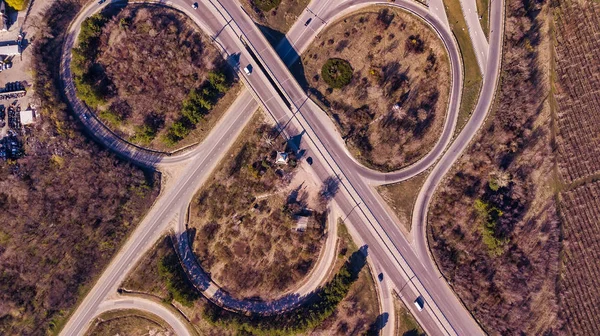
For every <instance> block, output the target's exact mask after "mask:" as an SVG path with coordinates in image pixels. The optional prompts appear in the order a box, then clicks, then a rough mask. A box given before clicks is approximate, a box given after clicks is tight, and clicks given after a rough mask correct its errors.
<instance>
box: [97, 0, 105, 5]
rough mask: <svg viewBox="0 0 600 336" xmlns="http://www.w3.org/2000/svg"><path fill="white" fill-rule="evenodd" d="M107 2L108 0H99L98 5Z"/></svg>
mask: <svg viewBox="0 0 600 336" xmlns="http://www.w3.org/2000/svg"><path fill="white" fill-rule="evenodd" d="M105 2H106V0H100V1H98V5H102V4H103V3H105Z"/></svg>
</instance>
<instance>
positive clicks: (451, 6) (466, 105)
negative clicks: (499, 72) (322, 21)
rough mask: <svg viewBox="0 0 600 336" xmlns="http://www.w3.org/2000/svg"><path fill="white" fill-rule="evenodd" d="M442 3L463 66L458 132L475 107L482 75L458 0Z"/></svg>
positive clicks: (448, 0)
mask: <svg viewBox="0 0 600 336" xmlns="http://www.w3.org/2000/svg"><path fill="white" fill-rule="evenodd" d="M483 1H485V0H483ZM444 4H445V6H446V14H447V15H448V21H449V22H450V28H452V32H453V33H454V36H455V37H456V40H457V41H458V46H459V47H460V52H461V55H462V61H463V67H464V83H463V93H462V98H461V102H460V109H459V113H458V121H457V123H456V130H455V133H456V134H458V132H460V130H461V129H462V128H463V127H464V125H465V124H466V123H467V121H468V120H469V117H470V116H471V112H473V109H474V108H475V104H476V103H477V98H478V97H479V91H480V89H481V84H482V77H481V72H480V71H479V64H478V63H477V57H476V56H475V51H474V50H473V45H472V44H471V38H470V37H469V29H468V28H467V23H466V22H465V19H464V16H463V12H462V9H461V7H460V1H459V0H444Z"/></svg>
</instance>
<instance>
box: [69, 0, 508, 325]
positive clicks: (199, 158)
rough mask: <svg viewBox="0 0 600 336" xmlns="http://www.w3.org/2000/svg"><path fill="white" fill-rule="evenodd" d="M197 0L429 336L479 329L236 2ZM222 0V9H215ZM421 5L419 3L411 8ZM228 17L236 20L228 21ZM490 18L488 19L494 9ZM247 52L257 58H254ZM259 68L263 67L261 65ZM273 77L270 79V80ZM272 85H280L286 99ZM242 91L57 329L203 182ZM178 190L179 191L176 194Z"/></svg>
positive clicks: (105, 286) (105, 289) (100, 296)
mask: <svg viewBox="0 0 600 336" xmlns="http://www.w3.org/2000/svg"><path fill="white" fill-rule="evenodd" d="M498 2H500V1H498ZM407 3H408V4H409V5H407V6H408V7H410V6H414V4H413V3H409V2H407ZM172 4H174V5H176V6H179V7H180V8H185V7H186V6H188V8H189V6H190V4H189V3H187V2H184V1H173V2H172ZM201 5H202V9H203V10H198V11H195V12H192V13H191V14H190V13H189V10H188V11H186V13H187V14H188V15H190V16H191V17H192V18H196V19H197V20H201V21H203V22H204V24H205V25H206V26H210V27H213V29H214V28H216V29H214V30H213V33H215V32H219V34H218V35H216V34H214V35H215V37H216V42H217V43H218V44H220V45H221V46H222V48H223V49H224V50H227V51H228V52H229V54H230V55H234V54H237V55H238V56H239V59H240V62H241V63H240V64H246V63H251V64H253V65H254V66H255V69H256V71H255V73H254V74H253V75H252V76H250V77H248V78H246V84H247V85H248V86H249V87H250V88H251V93H252V95H253V96H254V97H255V98H256V99H257V101H258V102H259V103H260V105H262V106H263V108H265V109H266V110H267V111H268V112H270V113H271V114H272V115H273V117H274V118H275V119H276V120H277V121H278V122H280V124H281V125H286V127H285V131H286V132H287V133H288V135H297V134H301V132H302V131H304V132H305V133H304V135H303V137H302V139H303V145H304V146H306V147H307V148H308V150H309V152H310V153H312V155H313V157H315V158H316V159H317V160H315V164H314V165H313V170H314V172H315V174H316V175H317V176H318V177H319V178H320V179H322V180H325V179H327V178H328V177H330V176H332V175H333V176H337V177H338V178H339V181H340V184H341V189H340V192H338V194H337V195H336V197H335V201H336V203H337V204H338V205H339V206H340V208H341V209H342V210H343V211H344V213H345V214H346V215H347V216H348V217H347V220H348V221H350V222H351V223H352V224H353V225H354V227H355V228H356V230H357V231H358V232H359V234H360V235H361V237H363V239H364V241H365V242H366V243H367V244H368V246H369V247H368V251H369V255H370V256H371V257H373V259H375V260H377V261H378V262H379V263H380V264H381V265H382V266H381V267H383V269H384V270H385V273H386V276H388V277H389V278H390V279H392V281H393V283H394V286H395V287H396V288H397V289H398V291H399V292H400V293H401V295H403V296H405V302H411V301H412V300H413V299H414V298H416V296H417V295H422V296H423V297H425V299H426V308H425V310H424V311H423V312H416V311H415V309H414V308H412V310H413V311H414V312H415V313H416V314H415V315H416V317H417V319H418V320H419V321H420V322H421V323H422V324H423V326H424V328H425V329H426V330H427V331H428V332H429V333H431V334H464V335H475V334H481V333H482V331H481V329H480V328H479V326H478V325H477V324H476V323H475V321H473V319H472V317H471V316H470V315H469V313H468V311H466V309H465V308H464V307H463V306H462V304H461V303H460V301H458V299H457V298H456V297H455V295H454V293H453V292H452V291H451V290H450V289H449V287H448V286H447V284H446V283H445V282H444V281H443V279H440V278H438V276H437V273H433V272H431V269H430V267H426V266H425V265H426V264H428V262H429V263H430V260H429V258H428V256H427V261H423V260H421V258H420V257H421V256H422V255H417V254H415V252H414V251H413V249H412V247H411V246H410V244H409V242H408V241H407V240H406V238H405V237H404V236H403V235H402V233H400V232H399V230H398V229H397V227H396V224H395V223H394V220H393V218H392V217H391V216H390V215H389V214H387V212H386V211H385V209H384V208H383V206H382V205H381V204H379V202H378V200H377V199H376V198H375V196H374V194H373V190H372V189H371V188H370V186H369V185H368V184H367V183H366V182H365V180H364V178H363V177H362V176H361V174H360V172H357V170H358V169H357V168H356V167H357V165H356V162H355V161H353V160H352V159H351V158H350V159H349V158H348V155H347V153H346V152H345V150H344V149H343V148H342V149H340V148H339V146H338V145H337V141H338V140H337V139H335V136H336V135H335V134H334V135H333V136H332V137H331V138H330V139H327V138H326V137H324V135H323V134H327V132H328V130H327V129H319V128H318V127H319V124H321V122H320V121H321V120H322V113H323V112H322V111H320V109H318V107H317V106H316V105H315V104H313V103H312V101H310V99H308V98H307V97H306V95H305V94H304V93H303V92H302V90H301V89H299V87H298V86H297V83H296V82H295V80H294V79H293V77H291V74H289V71H287V68H286V67H285V65H283V63H282V62H281V61H280V59H279V58H278V56H277V55H276V54H275V52H274V51H273V50H272V48H271V47H270V46H269V45H268V43H266V40H264V38H263V37H262V35H260V32H258V31H257V28H256V26H254V24H253V22H251V21H250V20H249V18H248V17H247V16H246V14H245V13H243V11H242V10H241V7H239V4H237V3H236V2H227V3H223V4H219V3H217V4H215V5H214V6H213V7H211V6H212V3H211V4H210V5H209V4H205V3H204V2H203V3H202V4H201ZM221 5H222V6H224V7H222V8H219V6H221ZM217 9H219V10H217ZM408 10H411V9H410V8H408ZM421 10H423V8H422V7H421V6H418V7H417V8H416V9H415V11H421ZM411 11H412V10H411ZM493 11H494V9H493V8H492V12H493ZM219 15H221V17H219ZM228 16H229V17H228ZM427 16H428V14H427V13H424V16H423V17H425V18H427ZM232 18H233V21H234V23H235V24H232V22H231V21H230V20H231V19H232ZM227 21H229V23H228V22H227ZM491 22H494V19H493V15H492V20H491ZM234 26H235V27H234ZM77 28H78V26H77ZM203 28H205V27H203ZM225 28H226V29H225ZM438 29H440V30H441V29H444V28H443V27H442V28H439V27H438ZM239 36H242V38H243V39H244V42H245V43H247V44H249V48H245V47H244V45H243V44H242V41H241V40H240V38H239ZM252 53H254V56H259V57H260V58H261V59H254V58H253V56H252ZM261 66H262V67H265V71H263V70H262V69H261ZM269 77H270V78H269ZM271 80H275V81H276V83H275V85H273V84H272V82H271ZM278 90H283V92H284V94H283V96H284V98H282V97H281V95H280V91H278ZM248 94H249V93H243V94H242V96H241V97H240V98H239V99H238V101H236V103H237V104H238V105H240V106H238V107H239V109H240V111H243V112H244V113H246V115H245V116H242V114H241V113H240V115H237V116H235V118H233V117H231V118H232V119H233V120H227V122H223V123H219V124H218V125H217V129H215V130H214V132H211V134H210V135H209V137H208V138H207V140H206V141H205V142H204V143H203V144H202V145H201V148H200V149H198V151H197V154H196V156H194V157H192V158H190V160H192V163H191V164H190V165H189V166H188V167H187V168H186V170H185V172H184V174H182V176H183V177H181V178H180V180H178V181H173V184H170V186H169V187H167V188H166V190H165V192H164V193H163V194H162V195H161V197H160V198H159V199H158V200H157V203H156V205H155V206H154V207H153V208H152V209H151V211H150V213H149V214H148V216H146V218H145V219H144V221H143V222H142V223H141V224H140V226H139V227H138V229H137V230H136V231H135V232H134V233H133V234H132V237H131V238H130V239H129V240H128V241H127V243H126V244H125V246H124V247H123V248H122V249H121V251H120V252H119V253H118V255H117V256H116V257H115V259H114V260H113V262H111V264H110V265H109V266H108V268H107V270H106V271H105V272H104V274H103V275H102V277H101V278H100V279H99V280H98V283H97V285H96V286H94V288H93V289H92V290H91V291H90V293H89V294H88V296H87V297H86V298H85V299H84V301H83V302H82V303H81V304H80V306H79V307H78V309H77V310H76V312H75V313H74V315H73V318H72V319H71V320H70V321H69V322H68V324H67V325H66V327H65V329H64V330H63V334H68V335H71V334H78V333H79V332H81V331H82V330H83V329H84V328H85V326H86V325H87V323H88V322H89V321H90V320H91V317H90V316H93V314H94V313H95V311H96V310H97V307H98V306H99V304H100V302H101V301H102V300H104V298H106V297H107V296H108V295H109V294H110V293H111V291H113V290H114V289H115V287H116V286H118V284H119V283H120V282H121V281H120V280H122V279H123V278H124V277H125V275H126V271H127V270H129V269H131V264H132V263H134V262H135V261H136V260H138V259H139V258H140V256H141V253H142V252H143V251H145V250H146V249H148V248H149V246H151V245H152V243H153V242H154V241H155V240H156V239H157V238H158V236H159V235H160V233H161V232H162V231H164V229H165V228H166V227H167V226H168V225H169V224H170V223H172V219H173V217H174V216H173V215H174V213H175V212H176V211H177V209H179V207H180V206H181V205H182V204H183V203H182V201H181V200H182V199H186V198H187V196H188V195H191V194H193V192H194V191H195V190H196V189H197V187H198V186H199V185H200V184H201V183H202V182H203V178H205V177H206V174H207V171H210V170H211V167H214V165H215V164H216V162H217V161H218V160H219V158H220V155H221V154H222V153H223V151H224V148H227V144H228V143H230V142H231V141H233V140H232V139H234V138H235V136H234V135H236V134H234V132H232V130H234V129H237V130H238V132H239V130H240V129H241V127H240V123H241V124H243V123H244V122H245V121H247V119H249V115H248V113H249V112H248V111H253V110H254V109H256V103H254V101H252V100H251V99H249V96H248ZM285 99H287V100H288V103H289V104H291V105H292V106H293V108H292V110H290V109H289V107H288V106H287V104H286V101H285ZM248 102H251V103H253V104H254V106H253V107H254V109H252V108H250V107H249V105H248V104H250V103H248ZM244 104H245V105H244ZM241 105H244V106H241ZM244 118H245V119H244ZM311 118H313V119H311ZM228 127H229V129H228ZM475 130H476V129H475ZM463 133H464V132H463ZM473 133H474V132H473ZM226 135H227V136H226ZM334 150H336V151H337V152H336V151H334ZM459 152H460V151H458V152H453V153H455V154H453V155H456V156H458V154H459ZM440 154H441V153H440ZM436 159H437V158H436ZM348 160H350V161H348ZM431 163H433V162H431ZM431 163H430V164H431ZM442 175H443V174H442ZM182 195H184V197H181V196H182ZM169 219H171V221H169ZM175 220H176V219H175ZM411 306H412V305H411Z"/></svg>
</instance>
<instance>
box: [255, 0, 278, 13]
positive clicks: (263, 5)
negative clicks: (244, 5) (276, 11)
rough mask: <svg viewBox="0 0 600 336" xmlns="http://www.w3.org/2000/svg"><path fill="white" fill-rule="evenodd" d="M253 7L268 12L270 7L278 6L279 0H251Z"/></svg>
mask: <svg viewBox="0 0 600 336" xmlns="http://www.w3.org/2000/svg"><path fill="white" fill-rule="evenodd" d="M252 3H253V4H254V7H256V8H258V9H260V10H261V11H263V12H268V11H270V10H271V9H273V8H275V7H277V6H279V4H280V3H281V0H252Z"/></svg>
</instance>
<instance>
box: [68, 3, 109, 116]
mask: <svg viewBox="0 0 600 336" xmlns="http://www.w3.org/2000/svg"><path fill="white" fill-rule="evenodd" d="M107 22H108V19H107V18H106V17H105V16H104V15H102V14H95V15H93V16H91V17H89V18H87V19H85V21H83V23H82V24H81V32H80V33H79V37H78V39H79V45H78V46H77V47H76V48H73V51H72V53H73V59H72V61H71V71H72V72H73V77H74V79H75V87H76V89H77V97H79V99H81V100H82V101H83V102H85V103H86V104H87V105H88V106H90V107H92V108H97V107H98V106H99V105H103V104H106V102H107V100H106V99H107V95H108V91H107V87H108V78H107V77H106V75H105V73H104V69H103V68H102V66H101V65H100V64H98V63H96V56H97V55H98V47H99V46H100V35H101V34H102V27H104V25H105V24H106V23H107Z"/></svg>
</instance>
